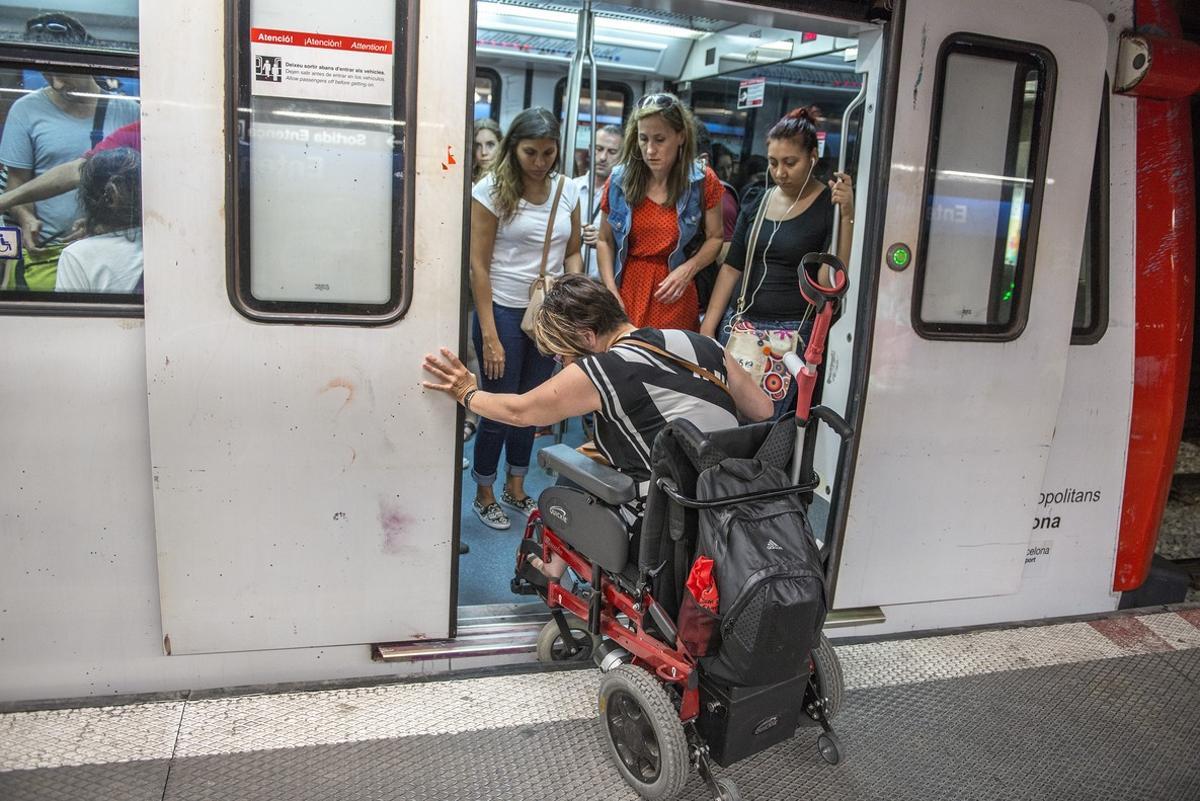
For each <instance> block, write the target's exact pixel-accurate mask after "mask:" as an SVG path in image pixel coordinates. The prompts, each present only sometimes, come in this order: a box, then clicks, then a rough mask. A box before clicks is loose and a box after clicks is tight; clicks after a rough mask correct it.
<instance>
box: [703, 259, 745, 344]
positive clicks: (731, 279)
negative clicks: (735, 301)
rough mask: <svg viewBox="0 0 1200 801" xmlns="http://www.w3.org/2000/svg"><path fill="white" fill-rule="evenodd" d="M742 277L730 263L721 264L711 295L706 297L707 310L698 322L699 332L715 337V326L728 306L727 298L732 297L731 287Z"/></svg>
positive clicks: (739, 271)
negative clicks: (702, 319) (702, 318)
mask: <svg viewBox="0 0 1200 801" xmlns="http://www.w3.org/2000/svg"><path fill="white" fill-rule="evenodd" d="M741 278H742V271H741V270H739V269H738V268H736V267H734V266H733V265H731V264H722V265H721V272H719V273H717V280H716V282H715V283H714V284H713V289H712V296H711V297H710V298H709V299H708V310H707V311H705V312H704V322H702V323H701V324H700V333H701V334H704V335H705V336H707V337H712V338H714V339H716V336H717V326H719V325H720V324H721V318H722V317H724V316H725V310H726V309H727V308H729V299H730V298H731V297H733V288H734V287H735V286H737V285H738V282H739V281H740V280H741Z"/></svg>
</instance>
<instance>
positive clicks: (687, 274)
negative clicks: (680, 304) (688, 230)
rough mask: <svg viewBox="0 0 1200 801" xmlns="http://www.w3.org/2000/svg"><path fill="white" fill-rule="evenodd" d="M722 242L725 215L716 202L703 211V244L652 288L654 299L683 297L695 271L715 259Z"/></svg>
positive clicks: (698, 270) (694, 275)
mask: <svg viewBox="0 0 1200 801" xmlns="http://www.w3.org/2000/svg"><path fill="white" fill-rule="evenodd" d="M724 244H725V217H724V214H723V212H722V210H721V204H720V203H718V204H717V205H715V206H713V207H712V208H711V209H705V211H704V244H703V245H701V246H700V249H699V250H698V251H696V255H694V256H692V257H691V258H690V259H688V260H687V261H685V262H684V263H683V264H681V265H679V266H678V267H676V268H675V269H674V270H671V272H670V273H668V274H667V277H666V278H664V279H663V280H662V282H661V283H660V284H659V285H658V289H656V290H654V298H655V300H657V301H659V302H660V303H674V302H675V301H677V300H679V299H680V298H681V297H683V293H684V292H685V291H686V290H687V288H688V284H690V283H691V282H692V279H693V278H695V277H696V273H698V272H700V271H701V270H702V269H704V268H705V267H707V266H708V265H710V264H712V263H713V262H714V261H715V260H716V258H717V254H718V253H720V252H721V247H722V246H723V245H724Z"/></svg>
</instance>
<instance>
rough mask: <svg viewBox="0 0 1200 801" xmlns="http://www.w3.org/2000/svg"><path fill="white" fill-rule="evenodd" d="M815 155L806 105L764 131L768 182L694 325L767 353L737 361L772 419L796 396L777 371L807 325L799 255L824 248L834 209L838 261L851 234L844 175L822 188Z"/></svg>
mask: <svg viewBox="0 0 1200 801" xmlns="http://www.w3.org/2000/svg"><path fill="white" fill-rule="evenodd" d="M817 158H818V156H817V129H816V126H815V125H814V123H813V120H812V118H811V117H810V115H809V111H808V109H806V108H798V109H794V110H792V111H790V112H788V113H787V114H786V115H785V116H784V117H783V119H781V120H780V121H779V122H777V123H775V125H774V126H773V127H772V128H771V130H770V131H768V132H767V162H768V169H769V171H770V175H771V178H772V179H774V182H775V185H774V186H773V187H771V188H770V189H768V190H767V191H766V192H764V193H763V195H762V196H761V200H760V201H759V203H758V204H754V205H752V206H751V207H750V208H743V209H742V211H741V215H740V216H739V218H738V224H737V228H736V229H735V231H734V234H733V241H732V242H731V244H730V246H729V252H728V253H727V254H726V256H725V262H724V263H723V264H722V265H721V272H720V273H719V274H718V276H717V281H716V284H715V285H714V287H713V292H712V297H711V298H710V299H709V303H708V310H707V312H706V313H705V315H704V322H703V324H702V325H701V327H700V333H702V334H706V335H708V336H710V337H717V338H719V339H720V341H721V342H723V343H724V342H726V341H727V340H728V339H729V336H730V333H731V332H733V333H734V334H735V337H740V338H743V339H749V340H753V342H756V343H757V344H758V346H759V347H758V349H757V352H758V353H759V354H762V353H764V352H765V350H764V349H768V350H770V351H772V353H766V354H765V356H766V364H765V365H764V364H762V363H760V364H758V365H756V367H757V369H752V367H751V365H750V364H748V363H747V362H746V361H745V360H742V361H743V365H744V366H746V367H747V368H748V369H752V372H756V373H758V374H759V375H756V377H759V376H761V378H760V382H761V387H762V389H763V390H764V391H765V392H766V393H767V394H768V396H770V397H771V398H772V400H773V401H774V402H775V413H776V417H778V416H779V415H781V414H783V412H785V411H787V409H788V408H790V405H791V402H792V398H793V397H794V393H795V388H794V386H793V385H792V382H791V381H790V380H789V378H790V376H788V375H787V373H786V371H785V370H783V368H782V355H783V352H786V351H788V350H794V349H795V348H796V347H797V345H798V343H799V342H802V341H806V340H807V338H808V334H809V332H810V331H811V330H812V308H811V306H809V304H808V302H807V301H805V300H804V298H803V296H802V295H801V294H800V289H799V285H798V279H797V276H796V268H797V266H799V264H800V259H801V258H803V257H804V256H805V254H808V253H812V252H828V251H829V248H830V244H831V243H830V238H831V236H832V232H833V212H834V206H837V207H838V208H839V209H840V210H841V220H842V221H841V228H840V233H839V236H838V242H837V244H836V248H837V250H836V253H835V255H836V256H837V257H838V258H839V259H841V260H842V261H843V262H845V261H846V259H847V258H848V257H849V255H850V243H851V240H852V239H853V236H854V192H853V189H852V187H851V182H850V176H848V175H846V174H844V173H835V174H834V179H833V180H832V181H830V182H829V184H828V185H824V184H822V183H821V182H820V181H819V180H817V179H815V178H814V177H813V170H814V168H815V167H816V163H817ZM747 268H748V270H747ZM827 273H828V268H827V267H824V266H822V267H821V274H820V276H819V280H820V281H821V282H822V283H828V280H829V277H828V274H827ZM735 289H739V290H740V292H739V294H738V295H737V298H738V300H737V304H736V305H735V307H734V308H733V309H730V310H729V311H728V312H727V311H726V309H727V308H728V306H729V300H730V298H731V297H733V296H734V290H735ZM800 347H801V348H802V347H803V346H802V345H801V346H800ZM748 350H751V351H753V350H754V349H752V348H751V349H748ZM775 351H780V352H778V353H775ZM760 362H761V359H760Z"/></svg>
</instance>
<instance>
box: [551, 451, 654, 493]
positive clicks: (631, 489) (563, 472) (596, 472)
mask: <svg viewBox="0 0 1200 801" xmlns="http://www.w3.org/2000/svg"><path fill="white" fill-rule="evenodd" d="M538 464H539V465H541V466H542V467H544V468H546V469H547V470H553V471H554V472H556V473H558V474H559V475H560V476H562V477H563V478H565V479H567V480H568V481H573V482H574V483H575V484H577V485H579V487H580V489H582V490H584V491H585V492H588V493H590V494H592V495H595V496H596V497H597V498H599V499H600V500H602V501H604V502H605V503H608V504H612V505H613V506H617V505H619V504H622V503H628V502H629V501H632V500H633V499H634V498H636V497H637V482H635V481H634V480H633V478H632V477H630V476H627V475H625V474H624V473H621V472H618V471H616V470H614V469H613V468H611V467H608V466H607V465H602V464H600V463H599V462H597V461H595V460H593V459H589V458H588V457H586V456H584V455H583V454H582V453H580V452H579V451H577V450H575V449H574V448H572V447H570V446H569V445H551V446H550V447H549V448H542V449H541V450H540V451H538Z"/></svg>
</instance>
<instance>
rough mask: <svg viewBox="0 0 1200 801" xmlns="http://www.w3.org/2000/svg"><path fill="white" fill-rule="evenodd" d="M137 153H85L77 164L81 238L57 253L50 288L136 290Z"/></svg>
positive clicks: (139, 226) (138, 269)
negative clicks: (86, 154)
mask: <svg viewBox="0 0 1200 801" xmlns="http://www.w3.org/2000/svg"><path fill="white" fill-rule="evenodd" d="M141 176H142V159H141V155H140V154H139V153H138V152H137V151H136V150H134V149H132V148H128V147H118V148H113V149H111V150H102V151H100V152H98V153H94V154H93V155H91V156H89V157H88V159H87V160H86V161H85V162H84V163H83V166H82V167H81V168H80V170H79V205H80V207H81V208H82V209H83V226H84V232H85V233H86V235H87V236H86V238H84V239H80V240H79V241H78V242H72V243H71V244H70V245H67V247H66V248H64V249H63V252H62V254H61V255H60V256H59V257H58V273H57V275H56V276H55V279H54V291H55V292H113V293H123V294H132V293H137V294H141V292H142V177H141Z"/></svg>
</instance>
